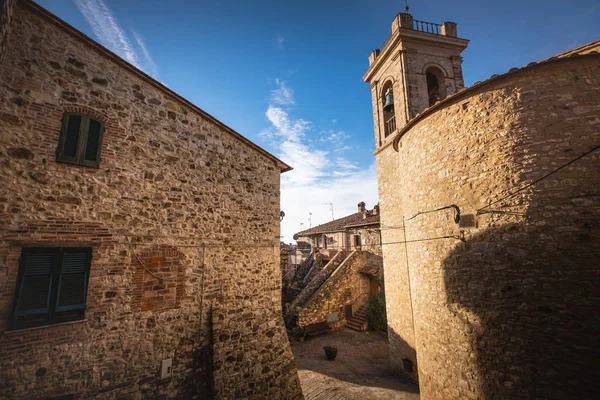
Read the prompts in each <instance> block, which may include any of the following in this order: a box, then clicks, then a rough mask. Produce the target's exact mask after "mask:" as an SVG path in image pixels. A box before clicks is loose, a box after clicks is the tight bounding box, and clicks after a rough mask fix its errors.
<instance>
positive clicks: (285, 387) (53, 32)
mask: <svg viewBox="0 0 600 400" xmlns="http://www.w3.org/2000/svg"><path fill="white" fill-rule="evenodd" d="M13 17H14V18H13V21H12V26H11V32H10V33H11V40H10V41H9V42H8V47H7V53H6V57H5V58H4V61H3V63H2V65H1V67H0V120H1V121H0V158H1V159H2V160H3V161H2V164H1V165H0V180H1V182H2V187H3V188H4V189H5V190H3V191H2V193H1V194H0V230H1V233H2V239H1V240H0V341H1V343H2V351H1V352H0V365H1V366H0V382H2V384H1V385H0V398H11V399H23V398H47V397H55V396H59V395H67V394H72V393H75V394H77V395H78V396H80V397H81V398H91V397H97V396H100V397H102V398H110V399H112V398H132V399H141V398H158V399H160V398H173V399H175V398H177V399H179V398H207V397H208V396H210V391H211V387H212V386H214V387H215V390H217V392H218V395H219V396H220V398H224V399H225V398H235V397H237V394H240V393H250V392H252V391H254V390H256V392H254V394H253V395H252V397H253V398H268V399H272V398H285V399H288V398H298V397H301V391H300V386H299V381H298V378H297V373H296V371H295V368H294V365H293V358H292V355H291V352H290V348H289V343H288V340H287V337H286V336H285V332H284V328H283V320H282V318H281V305H280V290H281V279H280V270H279V240H278V237H279V174H280V170H279V168H278V166H277V165H276V164H275V162H274V161H273V159H271V158H268V157H266V156H265V154H264V153H262V152H260V151H259V150H257V149H255V148H254V147H251V146H250V145H248V144H247V143H245V142H243V141H242V140H241V139H240V138H238V137H237V136H235V135H234V134H232V133H230V132H229V131H228V130H226V129H225V128H223V127H222V126H221V125H218V124H217V123H215V121H214V120H211V119H210V118H209V117H207V116H205V115H204V114H201V113H200V112H198V111H197V110H195V109H194V108H192V107H191V106H189V105H188V104H187V103H185V102H183V101H182V100H180V99H178V98H176V97H174V96H173V95H171V94H170V93H169V92H168V90H166V89H161V88H159V87H158V84H153V83H151V82H149V81H148V80H147V79H145V78H142V77H141V75H139V74H136V73H134V72H132V71H130V70H128V69H127V68H125V67H124V66H123V65H121V64H119V63H118V62H115V61H114V60H113V59H112V58H110V57H109V56H107V55H106V54H105V53H103V52H102V51H101V50H99V49H98V48H97V47H96V46H94V45H91V44H89V43H87V42H85V41H82V39H80V38H77V37H76V36H73V35H71V34H70V33H69V32H68V31H66V30H64V29H63V28H62V27H61V26H60V25H59V24H57V23H54V22H51V21H49V19H48V18H46V17H44V14H43V13H40V12H38V11H37V10H36V6H34V5H30V4H29V3H28V2H25V1H19V2H17V6H16V8H15V10H14V14H13ZM73 110H82V111H83V112H87V113H90V114H92V115H94V116H97V117H98V118H100V119H102V120H103V121H104V122H105V123H106V131H105V136H104V141H103V143H102V162H101V164H100V168H98V169H95V168H85V167H78V166H73V165H67V164H61V163H57V162H56V161H55V153H56V149H57V146H58V138H59V132H60V128H61V121H60V120H61V117H62V114H63V113H64V112H66V111H73ZM247 243H252V246H254V247H251V248H246V247H245V246H246V245H245V244H247ZM40 245H47V246H92V247H93V259H92V264H91V271H90V278H89V291H88V296H87V309H86V313H85V320H84V321H78V322H74V323H67V324H61V325H54V326H45V327H39V328H35V329H28V330H20V331H8V321H9V316H10V314H11V311H12V307H13V300H14V295H15V283H16V277H17V273H18V258H19V256H20V254H21V249H22V248H23V247H24V246H40ZM240 246H241V247H240ZM256 246H265V247H256ZM138 257H139V259H140V260H142V262H140V261H139V260H138ZM142 263H143V264H145V266H146V268H147V270H146V269H144V268H143V267H142V266H141V264H142ZM150 272H152V273H153V274H159V275H161V276H162V277H164V279H163V283H162V284H161V283H160V280H159V279H154V278H155V277H152V275H151V274H150ZM167 278H168V279H169V281H167ZM161 285H163V286H161ZM217 309H218V310H219V314H218V315H217V319H216V321H215V322H213V326H212V329H211V323H210V321H211V315H212V316H214V315H213V314H212V310H217ZM240 310H243V311H242V312H240ZM221 316H222V318H221ZM226 331H231V332H232V334H231V337H230V338H225V337H221V333H222V332H226ZM217 334H218V335H217ZM211 337H212V339H214V340H215V343H214V348H213V345H211ZM217 339H219V340H220V341H219V342H216V340H217ZM228 352H234V353H235V354H236V356H235V357H234V358H231V357H230V355H229V354H228ZM165 358H173V377H172V378H171V379H169V380H167V381H160V380H159V379H158V374H159V368H160V363H161V360H163V359H165ZM256 360H259V361H260V363H261V366H262V368H261V369H260V370H254V369H253V370H252V376H251V379H250V378H248V379H242V378H240V377H244V376H246V374H247V373H248V371H249V370H250V366H251V365H254V363H255V362H256ZM213 366H214V368H213ZM40 367H46V368H47V369H48V372H47V373H46V375H45V376H44V377H43V378H40V377H36V374H35V372H36V371H37V370H38V369H39V368H40ZM213 377H214V383H213ZM234 393H235V394H234Z"/></svg>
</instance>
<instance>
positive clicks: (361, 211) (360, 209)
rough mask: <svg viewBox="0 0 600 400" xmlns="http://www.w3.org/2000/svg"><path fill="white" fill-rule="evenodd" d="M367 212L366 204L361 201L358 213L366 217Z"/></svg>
mask: <svg viewBox="0 0 600 400" xmlns="http://www.w3.org/2000/svg"><path fill="white" fill-rule="evenodd" d="M365 211H366V208H365V202H364V201H361V202H360V203H358V213H359V214H363V215H364V213H365Z"/></svg>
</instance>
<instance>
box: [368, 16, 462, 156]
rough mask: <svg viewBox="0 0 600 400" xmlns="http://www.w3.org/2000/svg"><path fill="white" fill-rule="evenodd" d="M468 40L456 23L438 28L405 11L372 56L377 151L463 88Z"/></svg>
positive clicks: (395, 20) (369, 76) (395, 21)
mask: <svg viewBox="0 0 600 400" xmlns="http://www.w3.org/2000/svg"><path fill="white" fill-rule="evenodd" d="M468 43H469V41H468V40H465V39H460V38H459V37H458V34H457V29H456V24H455V23H454V22H444V23H443V24H435V23H432V22H425V21H418V20H415V19H413V17H412V15H410V14H408V10H406V12H404V13H400V14H398V15H397V16H396V18H394V21H393V22H392V29H391V33H390V35H389V36H388V37H387V38H386V39H385V40H384V41H383V43H382V44H381V46H380V47H379V48H378V49H375V50H373V51H372V52H371V54H370V55H369V69H368V70H367V72H366V73H365V75H364V76H363V79H364V81H365V82H368V83H369V84H370V89H371V98H372V102H373V120H374V123H375V153H376V154H377V152H378V150H380V149H381V148H383V147H387V145H389V144H390V143H391V142H392V140H393V137H394V136H396V133H397V132H398V130H399V129H401V128H402V127H403V126H405V125H406V124H407V122H408V121H410V120H411V119H412V118H414V117H415V116H416V115H417V114H419V113H420V112H422V111H423V110H425V109H426V108H428V107H430V106H432V105H433V104H435V103H436V102H438V101H440V100H442V99H443V98H445V97H447V96H449V95H451V94H454V93H456V92H457V91H459V90H460V89H462V88H463V87H464V81H463V76H462V67H461V64H462V57H461V56H460V53H461V52H462V51H463V50H464V49H466V48H467V44H468Z"/></svg>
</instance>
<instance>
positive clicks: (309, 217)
mask: <svg viewBox="0 0 600 400" xmlns="http://www.w3.org/2000/svg"><path fill="white" fill-rule="evenodd" d="M308 227H309V228H312V213H311V212H309V213H308Z"/></svg>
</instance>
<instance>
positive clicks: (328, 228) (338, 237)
mask: <svg viewBox="0 0 600 400" xmlns="http://www.w3.org/2000/svg"><path fill="white" fill-rule="evenodd" d="M294 240H297V241H304V242H308V243H310V245H311V246H312V247H313V248H318V249H329V250H353V249H363V250H367V251H370V252H372V253H375V254H379V255H381V236H380V234H379V205H378V204H376V205H375V207H373V209H372V210H367V209H366V205H365V203H364V202H362V201H361V202H360V203H358V211H357V212H356V213H353V214H350V215H347V216H345V217H342V218H338V219H335V220H333V221H331V222H327V223H324V224H321V225H317V226H314V227H312V228H310V229H306V230H304V231H301V232H298V233H296V234H295V235H294Z"/></svg>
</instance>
